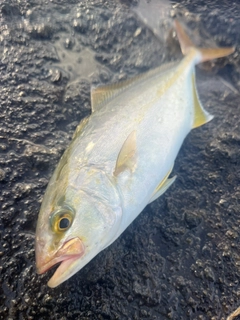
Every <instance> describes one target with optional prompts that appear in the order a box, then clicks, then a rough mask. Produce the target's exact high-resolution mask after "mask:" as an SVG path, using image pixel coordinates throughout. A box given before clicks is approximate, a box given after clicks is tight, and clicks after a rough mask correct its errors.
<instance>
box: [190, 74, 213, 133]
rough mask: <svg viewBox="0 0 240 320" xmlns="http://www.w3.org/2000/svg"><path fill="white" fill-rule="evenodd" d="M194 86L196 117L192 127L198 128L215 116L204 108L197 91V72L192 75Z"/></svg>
mask: <svg viewBox="0 0 240 320" xmlns="http://www.w3.org/2000/svg"><path fill="white" fill-rule="evenodd" d="M192 88H193V107H194V118H193V125H192V128H197V127H200V126H202V125H203V124H205V123H207V122H209V121H210V120H212V119H213V116H212V115H211V114H210V113H208V112H207V111H206V110H204V108H203V106H202V104H201V102H200V100H199V98H198V93H197V88H196V80H195V74H193V75H192Z"/></svg>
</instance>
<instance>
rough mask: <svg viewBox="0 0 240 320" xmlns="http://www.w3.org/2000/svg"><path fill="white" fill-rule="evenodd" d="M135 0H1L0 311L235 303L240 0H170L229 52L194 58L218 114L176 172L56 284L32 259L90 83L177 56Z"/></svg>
mask: <svg viewBox="0 0 240 320" xmlns="http://www.w3.org/2000/svg"><path fill="white" fill-rule="evenodd" d="M136 3H137V1H121V2H119V1H103V0H102V1H101V0H93V1H76V0H61V1H49V2H48V1H43V0H37V1H35V0H29V1H26V0H21V1H17V0H12V1H9V0H3V1H1V3H0V57H1V60H0V75H1V77H0V84H1V85H0V111H1V112H0V205H1V213H0V319H8V320H11V319H61V320H63V319H82V320H90V319H126V320H127V319H129V320H130V319H131V320H132V319H160V320H161V319H176V320H180V319H192V320H193V319H194V320H203V319H211V320H217V319H226V318H227V315H229V314H230V313H231V312H232V311H233V310H235V309H236V308H237V307H238V306H239V305H240V286H239V281H240V249H239V224H240V216H239V212H240V184H239V182H240V117H239V115H240V103H239V101H240V100H239V89H240V73H239V68H240V64H239V45H240V31H239V30H240V5H239V4H238V2H232V3H231V5H230V2H228V1H223V0H218V1H212V0H208V1H207V0H206V1H201V0H191V1H190V0H187V1H179V3H178V4H175V5H174V8H173V13H174V14H177V15H178V16H180V18H181V19H182V20H184V21H185V22H186V24H187V25H188V26H189V30H192V32H193V33H194V32H195V31H194V30H199V33H194V34H195V35H196V41H200V40H201V41H202V44H205V45H209V44H210V45H211V44H212V45H214V44H215V43H217V44H219V45H232V44H233V45H235V46H236V53H235V54H234V55H232V56H230V57H229V58H226V59H221V60H220V61H218V62H217V63H215V64H213V63H211V64H208V65H205V66H204V67H201V68H199V69H198V74H197V79H198V87H199V92H200V97H201V100H202V102H203V104H204V105H205V106H206V108H207V109H208V110H210V111H211V113H212V114H214V115H215V118H214V120H213V121H212V122H210V123H209V124H207V125H205V126H203V127H201V128H198V129H196V130H193V131H192V132H191V134H190V135H189V136H188V137H187V139H186V141H185V143H184V145H183V147H182V149H181V151H180V154H179V156H178V158H177V161H176V164H175V168H174V174H177V176H178V178H177V180H176V182H175V184H174V185H173V186H172V187H171V189H170V190H168V192H167V193H166V194H165V195H164V196H163V197H161V198H160V199H158V200H157V201H155V202H153V203H152V204H151V205H149V206H148V207H147V208H146V209H145V210H144V212H143V213H142V214H141V215H140V216H139V217H138V219H136V221H134V223H133V224H132V225H131V226H130V227H129V228H128V229H127V230H126V231H125V232H124V234H123V235H122V236H121V237H120V238H119V239H118V240H117V241H115V243H114V244H112V245H111V246H110V247H109V248H107V249H106V250H105V251H103V252H102V253H101V254H99V255H98V256H97V257H96V258H95V259H93V260H92V261H91V262H90V263H89V264H88V265H87V266H86V267H85V268H84V269H83V270H81V271H80V272H78V273H77V274H76V275H75V276H74V277H72V278H71V279H70V280H68V281H67V282H65V283H64V284H62V285H60V286H59V287H57V288H56V289H50V288H48V287H47V285H46V284H47V280H48V279H49V278H50V274H51V273H52V271H50V272H49V273H47V274H46V275H43V276H38V275H37V274H36V271H35V259H34V233H35V227H36V220H37V216H38V211H39V207H40V203H41V200H42V196H43V194H44V191H45V188H46V185H47V183H48V180H49V178H50V176H51V174H52V172H53V170H54V168H55V166H56V164H57V162H58V160H59V158H60V156H61V154H62V152H63V151H64V149H65V148H66V146H67V145H68V144H69V142H70V140H71V136H72V133H73V131H74V128H75V127H76V125H77V124H78V123H79V121H80V120H81V118H83V117H84V116H86V115H87V114H89V113H90V85H91V84H104V83H108V82H112V81H118V80H120V79H125V78H127V77H130V76H132V75H135V74H138V73H140V72H143V71H145V70H148V69H150V68H153V67H155V66H157V65H159V64H160V63H162V62H163V61H165V60H167V57H170V52H171V57H173V58H174V53H172V51H173V50H172V48H173V47H174V46H176V43H177V42H176V41H175V40H174V39H173V40H171V38H169V39H170V40H169V43H168V46H164V45H163V44H161V43H160V42H159V41H158V40H157V39H156V37H155V36H154V35H153V33H152V31H151V30H149V29H148V28H147V27H146V26H144V24H143V23H142V22H141V21H140V20H139V19H138V18H137V17H136V15H135V14H134V13H133V12H132V11H130V10H129V7H130V5H135V4H136Z"/></svg>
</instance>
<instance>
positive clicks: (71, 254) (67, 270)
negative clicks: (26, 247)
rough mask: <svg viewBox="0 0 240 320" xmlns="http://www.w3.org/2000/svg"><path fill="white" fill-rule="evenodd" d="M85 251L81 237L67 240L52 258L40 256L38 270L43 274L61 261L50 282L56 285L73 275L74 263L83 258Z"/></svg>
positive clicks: (49, 283)
mask: <svg viewBox="0 0 240 320" xmlns="http://www.w3.org/2000/svg"><path fill="white" fill-rule="evenodd" d="M84 253H85V246H84V244H83V242H82V241H81V240H80V239H79V238H73V239H71V240H69V241H67V242H65V243H64V245H63V246H62V247H61V248H60V249H59V250H58V251H57V252H56V253H55V254H54V256H53V257H52V258H51V259H50V260H48V261H46V260H47V259H44V257H42V256H40V257H38V261H37V272H38V273H39V274H42V273H44V272H46V271H48V270H49V269H50V268H52V267H53V266H55V265H56V264H57V263H60V265H59V267H58V268H57V270H56V271H55V273H54V275H53V276H52V278H51V279H50V280H49V282H48V285H49V286H50V287H55V286H57V285H58V284H59V283H61V282H62V281H60V279H62V278H64V279H68V278H69V277H70V276H71V275H72V273H73V271H72V269H73V268H72V265H73V264H74V263H75V262H76V261H77V260H78V259H79V258H81V257H82V256H83V255H84Z"/></svg>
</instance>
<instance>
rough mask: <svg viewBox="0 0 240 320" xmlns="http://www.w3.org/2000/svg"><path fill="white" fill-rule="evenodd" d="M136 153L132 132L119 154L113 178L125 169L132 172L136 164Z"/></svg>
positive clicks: (134, 133) (133, 132)
mask: <svg viewBox="0 0 240 320" xmlns="http://www.w3.org/2000/svg"><path fill="white" fill-rule="evenodd" d="M136 152H137V146H136V131H135V130H134V131H132V132H131V133H130V135H129V136H128V137H127V139H126V140H125V142H124V144H123V145H122V148H121V150H120V152H119V155H118V158H117V162H116V167H115V170H114V173H113V174H114V175H115V176H118V175H119V174H120V173H121V172H123V171H124V170H126V169H129V170H130V171H132V172H133V171H134V169H135V167H136V164H137V159H136Z"/></svg>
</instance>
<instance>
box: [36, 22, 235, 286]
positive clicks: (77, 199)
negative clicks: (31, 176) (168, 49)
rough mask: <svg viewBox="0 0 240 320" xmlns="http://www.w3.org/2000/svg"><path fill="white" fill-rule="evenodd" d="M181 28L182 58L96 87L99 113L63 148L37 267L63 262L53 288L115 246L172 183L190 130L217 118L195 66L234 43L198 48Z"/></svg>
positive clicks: (45, 207)
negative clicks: (204, 102) (201, 93)
mask: <svg viewBox="0 0 240 320" xmlns="http://www.w3.org/2000/svg"><path fill="white" fill-rule="evenodd" d="M174 27H175V30H176V33H177V37H178V40H179V43H180V47H181V50H182V53H183V55H184V56H183V58H182V59H181V60H178V61H174V62H171V63H167V64H164V65H162V66H160V67H157V68H156V69H153V70H150V71H148V72H146V73H144V74H141V75H138V76H136V77H134V78H132V79H128V80H125V81H123V82H120V83H114V84H109V85H106V86H103V87H96V88H93V89H92V90H91V106H92V113H91V115H90V116H88V117H86V118H84V119H83V120H82V121H81V122H80V124H79V125H78V127H77V128H76V131H75V133H74V135H73V139H72V142H71V143H70V145H69V147H68V148H67V149H66V151H65V152H64V153H63V155H62V157H61V159H60V161H59V163H58V165H57V167H56V169H55V171H54V173H53V176H52V177H51V179H50V181H49V184H48V186H47V190H46V193H45V195H44V197H43V201H42V204H41V209H40V213H39V217H38V222H37V229H36V237H35V253H36V268H37V272H38V273H39V274H42V273H45V272H46V271H47V270H49V269H50V268H52V267H53V266H55V265H57V264H59V266H58V268H57V269H56V271H55V273H54V274H53V276H52V277H51V279H50V280H49V281H48V286H49V287H51V288H54V287H56V286H58V285H60V284H61V283H63V282H64V281H66V280H67V279H69V278H70V277H71V276H73V275H74V274H75V273H76V272H77V271H79V270H80V269H82V268H83V267H84V266H85V265H86V264H87V263H88V262H89V261H90V260H91V259H93V258H94V257H95V256H96V255H97V254H98V253H99V252H101V251H102V250H104V249H105V248H107V247H108V246H109V245H111V244H112V243H113V242H114V241H115V240H116V239H117V238H118V237H119V236H120V235H121V234H122V232H123V231H124V230H125V229H126V228H127V227H128V226H129V225H130V224H131V222H132V221H133V220H134V219H135V218H136V217H137V216H138V215H139V214H140V212H142V211H143V209H144V208H145V207H146V206H147V205H148V204H149V203H151V202H153V201H154V200H156V199H157V198H159V197H160V196H161V195H162V194H163V193H164V192H165V191H166V190H167V189H168V188H169V187H170V186H171V185H172V184H173V182H174V181H175V179H176V176H173V177H170V178H169V176H170V174H171V171H172V169H173V166H174V161H175V159H176V157H177V154H178V152H179V149H180V147H181V145H182V143H183V141H184V139H185V137H186V136H187V134H188V133H189V132H190V131H191V130H192V129H193V128H197V127H199V126H201V125H203V124H205V123H207V122H209V121H210V120H211V119H212V118H213V116H212V115H211V114H210V113H209V112H208V111H206V110H205V109H204V107H203V106H202V104H201V102H200V100H199V96H198V92H197V88H196V79H195V65H196V64H198V63H201V62H204V61H208V60H211V59H215V58H220V57H224V56H227V55H229V54H231V53H233V52H234V47H226V48H213V49H206V48H198V47H196V46H194V44H193V43H192V41H191V40H190V38H189V37H188V35H187V33H186V31H185V29H184V27H183V26H182V24H181V23H180V22H179V21H177V20H175V21H174Z"/></svg>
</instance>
